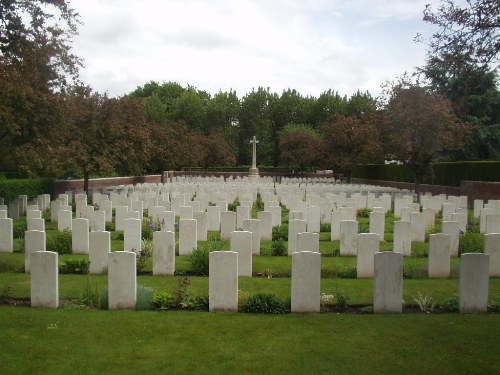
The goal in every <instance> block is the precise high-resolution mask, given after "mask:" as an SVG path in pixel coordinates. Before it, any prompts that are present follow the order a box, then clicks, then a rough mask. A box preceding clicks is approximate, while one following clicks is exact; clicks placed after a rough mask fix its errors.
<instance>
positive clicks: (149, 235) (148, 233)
mask: <svg viewBox="0 0 500 375" xmlns="http://www.w3.org/2000/svg"><path fill="white" fill-rule="evenodd" d="M160 230H161V224H160V222H159V221H158V220H156V221H155V220H153V219H151V218H150V217H144V218H143V219H142V222H141V236H142V239H143V240H150V241H152V240H153V232H156V231H160Z"/></svg>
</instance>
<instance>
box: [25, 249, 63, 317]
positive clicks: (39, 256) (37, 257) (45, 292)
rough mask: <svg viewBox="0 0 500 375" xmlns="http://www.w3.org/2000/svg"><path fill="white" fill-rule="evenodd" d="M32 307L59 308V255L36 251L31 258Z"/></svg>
mask: <svg viewBox="0 0 500 375" xmlns="http://www.w3.org/2000/svg"><path fill="white" fill-rule="evenodd" d="M30 263H31V264H30V268H31V307H46V308H51V309H57V308H58V307H59V275H58V254H57V253H56V252H52V251H35V252H34V253H31V256H30Z"/></svg>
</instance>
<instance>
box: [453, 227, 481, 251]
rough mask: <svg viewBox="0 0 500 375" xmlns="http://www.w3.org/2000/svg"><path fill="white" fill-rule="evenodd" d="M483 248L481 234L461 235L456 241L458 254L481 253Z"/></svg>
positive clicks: (467, 233)
mask: <svg viewBox="0 0 500 375" xmlns="http://www.w3.org/2000/svg"><path fill="white" fill-rule="evenodd" d="M483 248H484V235H483V234H481V233H469V232H466V233H463V234H461V235H460V238H459V241H458V253H459V254H463V253H482V252H483Z"/></svg>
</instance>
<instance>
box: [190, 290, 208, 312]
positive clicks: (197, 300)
mask: <svg viewBox="0 0 500 375" xmlns="http://www.w3.org/2000/svg"><path fill="white" fill-rule="evenodd" d="M208 308H209V297H208V294H204V295H201V296H196V297H194V298H193V299H192V309H193V310H196V311H208Z"/></svg>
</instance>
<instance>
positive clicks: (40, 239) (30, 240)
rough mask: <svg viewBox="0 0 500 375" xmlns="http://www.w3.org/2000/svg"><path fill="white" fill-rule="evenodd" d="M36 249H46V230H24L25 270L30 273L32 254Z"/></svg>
mask: <svg viewBox="0 0 500 375" xmlns="http://www.w3.org/2000/svg"><path fill="white" fill-rule="evenodd" d="M36 251H46V248H45V232H42V231H39V230H28V231H26V232H24V272H26V273H30V264H31V263H30V256H31V254H33V253H34V252H36Z"/></svg>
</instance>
